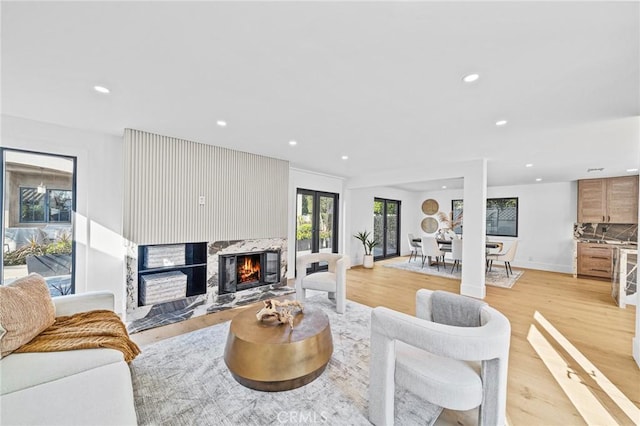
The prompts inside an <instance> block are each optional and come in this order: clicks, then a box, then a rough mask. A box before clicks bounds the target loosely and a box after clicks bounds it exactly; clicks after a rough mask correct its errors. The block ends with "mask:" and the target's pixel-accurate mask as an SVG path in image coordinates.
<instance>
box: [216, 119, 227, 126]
mask: <svg viewBox="0 0 640 426" xmlns="http://www.w3.org/2000/svg"><path fill="white" fill-rule="evenodd" d="M216 124H217V125H218V126H220V127H226V126H227V122H226V121H223V120H218V121H216Z"/></svg>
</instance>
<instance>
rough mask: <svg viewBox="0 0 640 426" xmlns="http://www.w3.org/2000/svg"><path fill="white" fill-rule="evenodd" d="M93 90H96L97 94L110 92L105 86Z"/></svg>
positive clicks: (95, 87)
mask: <svg viewBox="0 0 640 426" xmlns="http://www.w3.org/2000/svg"><path fill="white" fill-rule="evenodd" d="M93 90H95V91H96V92H99V93H109V92H110V90H109V89H107V88H106V87H104V86H93Z"/></svg>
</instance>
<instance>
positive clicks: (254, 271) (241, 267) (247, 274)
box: [238, 256, 260, 283]
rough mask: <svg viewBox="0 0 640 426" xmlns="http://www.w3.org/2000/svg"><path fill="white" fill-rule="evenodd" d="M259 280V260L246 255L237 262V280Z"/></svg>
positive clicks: (241, 281) (242, 281)
mask: <svg viewBox="0 0 640 426" xmlns="http://www.w3.org/2000/svg"><path fill="white" fill-rule="evenodd" d="M259 280H260V262H259V261H258V260H256V261H255V262H254V259H253V258H252V257H251V256H246V257H245V258H244V261H243V262H241V263H238V282H240V283H244V282H247V281H259Z"/></svg>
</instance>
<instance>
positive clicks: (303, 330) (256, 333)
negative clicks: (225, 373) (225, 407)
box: [224, 307, 333, 392]
mask: <svg viewBox="0 0 640 426" xmlns="http://www.w3.org/2000/svg"><path fill="white" fill-rule="evenodd" d="M332 353H333V339H332V338H331V327H330V326H329V318H328V317H327V315H326V314H325V313H324V312H322V311H321V310H320V309H313V308H310V307H305V308H304V312H301V313H298V314H297V315H296V317H295V319H294V323H293V330H292V329H291V328H290V327H289V324H280V323H279V322H277V321H258V320H257V319H256V311H255V310H253V309H247V310H245V311H243V312H241V313H239V314H238V315H236V316H235V317H234V318H233V320H232V321H231V326H230V327H229V334H228V336H227V345H226V346H225V348H224V362H225V363H226V364H227V367H229V371H231V374H232V375H233V377H234V378H235V379H236V380H237V381H238V382H239V383H240V384H242V385H243V386H246V387H248V388H251V389H256V390H261V391H268V392H277V391H283V390H290V389H295V388H298V387H300V386H304V385H306V384H307V383H310V382H311V381H313V380H314V379H315V378H317V377H318V376H319V375H320V374H322V372H323V371H324V369H325V367H326V366H327V363H328V362H329V359H331V354H332Z"/></svg>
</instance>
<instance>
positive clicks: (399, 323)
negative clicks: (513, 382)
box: [369, 289, 511, 425]
mask: <svg viewBox="0 0 640 426" xmlns="http://www.w3.org/2000/svg"><path fill="white" fill-rule="evenodd" d="M510 336H511V326H510V324H509V320H508V319H507V318H506V317H505V316H504V315H503V314H501V313H500V312H498V311H497V310H495V309H493V308H491V307H489V306H488V305H487V304H486V303H484V302H482V301H479V300H475V299H472V298H469V297H465V296H460V295H457V294H453V293H447V292H443V291H438V292H432V291H430V290H424V289H423V290H419V291H418V293H417V294H416V317H413V316H411V315H406V314H403V313H400V312H396V311H393V310H391V309H387V308H384V307H377V308H374V309H373V311H372V313H371V361H370V362H371V365H370V369H369V371H370V372H369V374H370V385H369V420H370V421H371V422H372V423H373V424H375V425H392V424H393V422H394V393H395V386H396V384H398V385H400V386H402V387H403V388H405V389H408V390H409V391H411V392H412V393H414V394H416V395H418V396H420V397H421V398H423V399H425V400H426V401H429V402H430V403H432V404H435V405H437V406H440V407H443V408H447V409H451V410H464V411H466V410H470V409H473V408H476V407H478V406H479V407H480V409H479V418H478V424H480V425H504V424H505V421H506V395H507V363H508V358H509V343H510Z"/></svg>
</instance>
